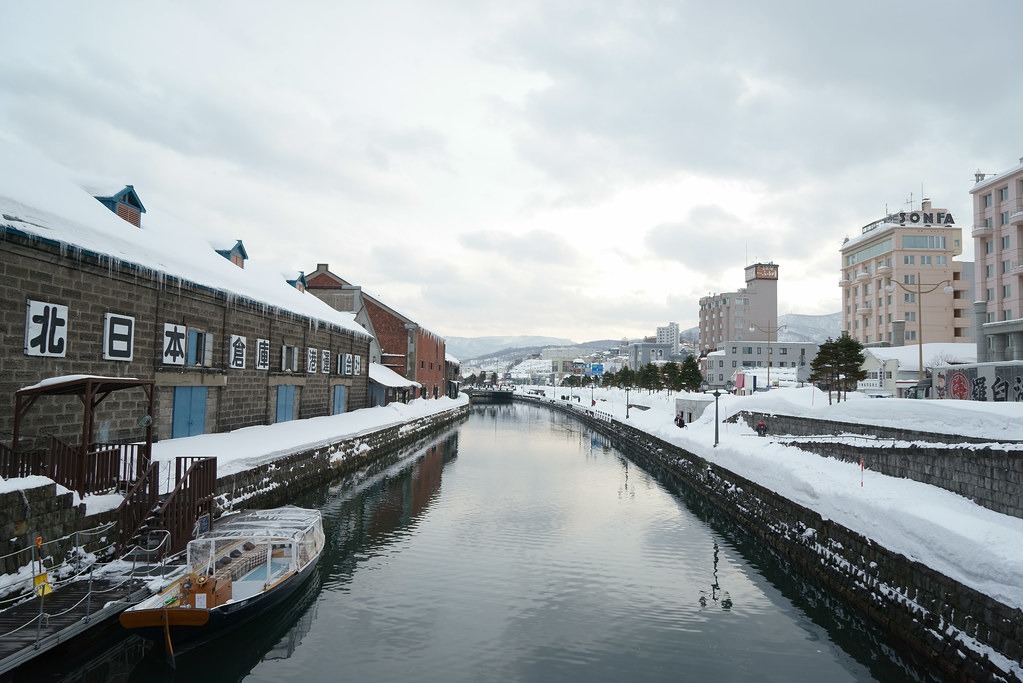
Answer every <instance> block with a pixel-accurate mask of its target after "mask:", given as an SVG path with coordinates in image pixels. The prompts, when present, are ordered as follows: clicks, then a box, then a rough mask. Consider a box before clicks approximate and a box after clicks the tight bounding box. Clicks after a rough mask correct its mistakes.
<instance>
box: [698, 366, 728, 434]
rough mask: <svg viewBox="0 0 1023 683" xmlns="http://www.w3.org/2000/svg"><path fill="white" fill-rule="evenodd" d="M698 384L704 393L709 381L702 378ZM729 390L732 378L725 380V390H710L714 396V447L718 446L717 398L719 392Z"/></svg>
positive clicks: (707, 388)
mask: <svg viewBox="0 0 1023 683" xmlns="http://www.w3.org/2000/svg"><path fill="white" fill-rule="evenodd" d="M700 386H701V388H702V389H703V391H704V393H707V391H708V390H709V389H710V382H708V381H707V380H703V384H701V385H700ZM731 391H732V380H728V381H727V382H725V391H721V390H720V389H718V388H717V387H715V388H714V391H711V392H710V395H711V396H713V397H714V448H717V447H718V441H719V439H718V427H719V426H720V424H721V420H720V418H719V417H718V399H719V398H721V394H724V393H731Z"/></svg>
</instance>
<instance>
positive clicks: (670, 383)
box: [663, 361, 682, 391]
mask: <svg viewBox="0 0 1023 683" xmlns="http://www.w3.org/2000/svg"><path fill="white" fill-rule="evenodd" d="M663 377H664V386H665V387H667V389H668V390H669V391H682V368H680V367H679V366H678V363H676V362H675V361H668V362H667V363H666V364H665V365H664V371H663Z"/></svg>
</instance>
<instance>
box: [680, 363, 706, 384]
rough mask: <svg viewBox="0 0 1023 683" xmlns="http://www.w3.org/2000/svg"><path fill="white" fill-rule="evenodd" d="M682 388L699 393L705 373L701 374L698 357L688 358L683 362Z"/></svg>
mask: <svg viewBox="0 0 1023 683" xmlns="http://www.w3.org/2000/svg"><path fill="white" fill-rule="evenodd" d="M681 380H682V388H683V389H685V390H686V391H699V390H700V386H701V385H702V384H703V373H702V372H700V362H699V361H698V360H696V356H686V359H685V360H684V361H682V372H681Z"/></svg>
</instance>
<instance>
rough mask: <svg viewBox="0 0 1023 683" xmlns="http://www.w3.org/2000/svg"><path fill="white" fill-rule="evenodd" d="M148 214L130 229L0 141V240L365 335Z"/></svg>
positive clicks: (171, 221)
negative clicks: (53, 248) (75, 255)
mask: <svg viewBox="0 0 1023 683" xmlns="http://www.w3.org/2000/svg"><path fill="white" fill-rule="evenodd" d="M150 209H151V210H150V212H149V213H147V214H146V220H145V223H144V225H143V226H142V227H141V228H137V227H134V226H133V225H130V224H128V223H126V222H125V221H124V220H122V219H121V218H119V217H118V216H117V215H116V214H114V213H113V212H112V211H110V210H109V209H107V208H106V207H104V206H103V205H102V204H101V203H100V202H98V201H96V199H95V198H94V197H93V196H92V195H91V194H89V193H88V192H87V191H85V190H83V189H82V188H81V186H80V184H79V183H77V182H75V179H74V175H73V174H72V173H71V172H70V171H68V170H66V169H63V168H61V167H60V166H57V165H56V164H53V163H52V162H50V161H48V160H46V159H43V158H41V157H39V156H38V155H37V154H35V153H34V152H31V151H29V150H27V149H25V148H24V147H22V146H20V145H18V144H15V143H13V142H10V141H8V140H3V139H0V233H3V232H6V231H8V230H16V231H18V232H21V233H25V234H28V235H32V236H35V237H38V238H41V239H43V240H47V241H50V242H52V243H56V244H58V245H60V246H61V247H62V248H66V249H68V250H70V251H75V250H78V251H81V252H87V253H93V254H96V255H98V256H99V257H100V258H104V259H109V260H110V262H111V265H112V267H114V268H116V267H117V266H118V264H121V263H124V264H134V265H136V266H139V267H141V268H142V269H143V270H144V271H150V272H151V273H153V274H154V275H155V276H156V277H158V278H161V279H162V278H164V277H166V276H171V277H174V278H180V279H182V280H186V281H189V282H192V283H195V284H199V285H203V286H206V287H211V288H214V289H217V290H221V291H224V292H226V293H227V294H229V295H233V296H236V297H238V298H240V299H249V300H251V301H253V302H256V303H261V304H269V305H271V306H275V307H278V308H280V309H282V310H285V311H290V312H292V313H296V314H299V315H303V316H307V317H309V318H314V319H316V320H322V321H324V322H328V323H332V324H335V325H337V326H339V327H341V328H343V329H347V330H350V331H352V332H353V333H355V334H357V335H360V336H366V337H368V336H370V335H369V334H368V333H367V332H366V330H365V329H364V328H363V327H362V326H361V325H359V324H358V323H356V322H355V316H354V314H352V313H343V312H340V311H336V310H334V309H333V308H331V307H330V306H329V305H327V304H326V303H324V302H323V301H321V300H320V299H317V298H316V297H315V296H313V295H312V294H307V293H303V292H300V291H298V290H297V289H295V288H294V287H290V286H288V284H287V283H286V282H284V280H283V279H282V278H281V276H280V268H279V267H278V266H276V265H272V264H266V263H265V262H264V264H263V265H261V264H260V263H259V262H258V261H254V260H252V259H250V260H249V262H248V264H247V265H246V267H245V268H237V267H235V266H234V265H232V264H231V263H230V262H229V261H227V260H226V259H224V258H223V257H222V256H220V255H219V254H217V252H216V251H215V248H214V246H213V245H214V244H216V245H217V246H220V245H221V244H223V242H224V241H225V240H224V239H223V238H221V237H219V236H209V235H206V234H204V232H203V231H202V229H200V228H198V227H195V226H192V225H189V224H187V223H184V222H182V221H179V220H177V219H175V218H173V217H172V216H170V215H168V214H167V213H166V212H163V211H153V210H152V207H150Z"/></svg>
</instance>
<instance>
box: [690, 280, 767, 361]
mask: <svg viewBox="0 0 1023 683" xmlns="http://www.w3.org/2000/svg"><path fill="white" fill-rule="evenodd" d="M745 275H746V287H745V288H743V289H740V290H738V291H735V292H725V293H723V294H711V295H709V296H705V297H703V298H701V299H700V342H699V343H700V353H701V355H706V354H707V353H709V352H711V351H714V350H715V349H718V348H720V347H721V346H722V345H723V344H724V343H725V342H731V341H768V340H769V339H777V333H778V266H777V265H776V264H774V263H754V264H753V265H750V266H746V270H745Z"/></svg>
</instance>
